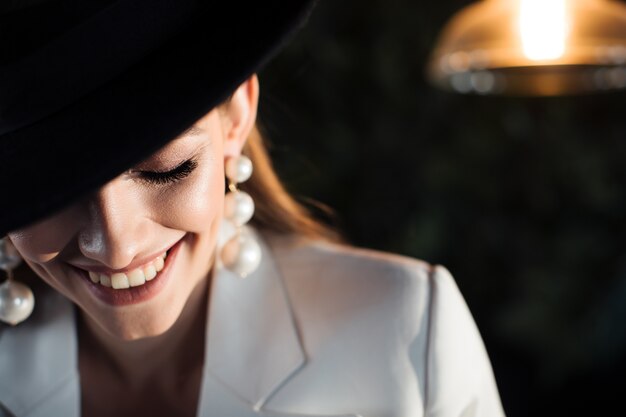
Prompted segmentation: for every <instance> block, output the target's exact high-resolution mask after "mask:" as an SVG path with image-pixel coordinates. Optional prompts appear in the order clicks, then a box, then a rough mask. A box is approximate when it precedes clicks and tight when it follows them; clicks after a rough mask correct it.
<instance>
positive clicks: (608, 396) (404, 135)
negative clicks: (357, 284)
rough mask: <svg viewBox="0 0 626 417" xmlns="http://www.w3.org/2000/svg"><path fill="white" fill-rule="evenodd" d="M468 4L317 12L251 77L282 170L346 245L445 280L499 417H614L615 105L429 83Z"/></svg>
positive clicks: (345, 6)
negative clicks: (470, 332)
mask: <svg viewBox="0 0 626 417" xmlns="http://www.w3.org/2000/svg"><path fill="white" fill-rule="evenodd" d="M468 3H469V2H468V1H458V0H456V1H455V0H445V1H440V2H418V1H409V0H385V1H382V0H368V1H365V2H364V1H356V0H334V1H329V0H326V1H322V2H321V3H320V4H319V6H318V8H317V10H316V11H315V12H314V14H313V16H312V18H311V20H310V22H309V25H308V26H307V27H306V28H305V30H304V31H302V32H301V33H300V34H299V35H298V36H297V38H296V40H295V42H293V43H292V44H291V45H290V46H289V47H288V48H287V49H286V50H285V51H284V52H283V53H281V55H279V56H278V57H277V59H275V60H274V61H273V62H272V64H271V65H270V66H269V67H268V68H266V69H265V70H264V71H263V72H262V73H261V83H262V85H261V88H262V91H263V97H262V102H261V117H262V121H263V123H264V126H265V131H266V134H267V136H268V137H269V139H270V141H271V143H272V147H271V152H272V155H273V157H274V161H275V164H276V167H277V168H278V170H279V172H280V173H281V176H282V178H283V179H284V180H285V183H286V184H287V186H288V188H289V189H290V190H291V191H293V192H294V193H295V194H296V195H298V196H306V197H310V198H313V199H315V200H318V201H321V202H323V203H325V204H328V205H329V206H331V207H332V208H334V209H335V211H336V213H337V217H338V219H339V221H338V226H339V227H340V228H341V229H342V230H343V231H344V232H345V234H346V236H347V237H348V239H349V240H350V241H352V242H353V243H355V244H357V245H360V246H366V247H371V248H377V249H381V250H386V251H393V252H398V253H403V254H406V255H409V256H413V257H418V258H422V259H425V260H427V261H429V262H433V263H442V264H445V265H446V266H447V267H448V268H449V269H450V270H451V271H452V272H453V274H454V275H455V277H456V279H457V282H458V284H459V287H460V288H461V291H462V292H463V294H464V295H465V297H466V300H467V302H468V304H469V306H470V308H471V310H472V312H473V314H474V316H475V318H476V321H477V323H478V325H479V328H480V330H481V332H482V334H483V336H484V339H485V342H486V345H487V348H488V350H489V352H490V354H491V357H492V361H493V364H494V370H495V373H496V377H497V379H498V382H499V385H500V389H501V391H502V392H501V394H502V397H503V401H504V405H505V408H506V411H507V413H508V415H509V416H521V415H557V414H558V415H576V414H575V412H576V411H580V410H582V408H583V407H584V406H593V407H595V410H596V411H599V410H600V408H598V407H604V406H606V407H611V406H612V404H618V403H617V401H618V400H619V392H621V387H622V385H623V384H622V383H621V382H620V380H621V379H622V376H623V373H624V371H626V331H624V323H625V321H626V253H625V251H624V247H625V245H624V239H625V237H626V234H625V232H626V222H625V220H626V192H625V191H626V118H625V117H624V114H623V113H624V109H625V108H626V107H625V106H624V104H625V103H626V93H613V94H606V93H605V94H601V95H592V96H579V97H562V98H541V99H539V98H535V99H528V98H525V99H521V98H503V97H500V98H495V97H480V96H461V95H453V94H448V93H444V92H441V91H438V90H436V89H434V88H433V87H431V86H430V85H428V84H427V82H426V81H425V79H424V68H425V64H426V61H427V58H428V54H429V51H430V49H431V48H432V46H433V44H434V42H435V39H436V37H437V34H438V33H439V30H440V29H441V28H442V27H443V25H444V23H445V21H446V20H447V19H448V18H449V17H450V16H451V15H452V14H453V13H454V12H455V11H457V10H459V9H460V8H461V7H463V6H464V5H466V4H468ZM579 394H580V398H577V397H576V396H577V395H579ZM572 397H575V398H577V400H576V401H571V398H572ZM607 409H608V408H607ZM570 410H571V411H570Z"/></svg>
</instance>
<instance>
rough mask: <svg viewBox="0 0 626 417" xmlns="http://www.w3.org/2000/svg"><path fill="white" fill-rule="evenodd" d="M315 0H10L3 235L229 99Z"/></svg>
mask: <svg viewBox="0 0 626 417" xmlns="http://www.w3.org/2000/svg"><path fill="white" fill-rule="evenodd" d="M312 3H313V2H312V1H311V0H287V1H285V0H264V1H252V2H246V3H243V2H240V1H236V0H222V1H211V0H12V1H9V0H3V1H2V2H1V3H0V190H1V191H2V197H1V200H0V201H1V202H0V236H2V235H4V234H5V233H6V232H8V231H10V230H13V229H16V228H19V227H22V226H25V225H27V224H28V223H30V222H32V221H35V220H37V219H38V218H41V217H43V216H45V215H48V214H51V213H52V212H53V211H55V210H58V209H60V208H62V207H64V206H65V205H67V204H69V203H71V202H72V201H74V200H75V199H76V198H78V197H79V196H80V195H82V194H85V193H87V192H89V191H90V190H93V189H96V188H97V187H99V186H101V185H103V184H105V183H106V182H107V181H109V180H111V179H112V178H115V177H116V176H117V175H119V174H120V173H121V172H123V171H124V170H125V169H128V168H129V167H130V166H132V165H134V164H136V163H138V162H140V161H141V160H142V159H144V158H145V157H147V156H149V155H150V154H151V153H153V152H154V151H156V150H158V149H159V148H161V147H162V146H163V145H164V144H165V143H167V142H168V141H169V140H171V139H173V138H175V137H176V136H177V135H179V134H180V133H181V132H182V131H184V130H185V129H186V128H188V127H189V126H191V125H192V124H193V123H194V122H195V121H197V120H198V119H200V118H201V117H202V116H204V115H205V114H206V113H208V112H209V111H210V110H211V109H212V108H213V107H215V106H216V105H217V104H219V103H221V102H222V101H223V100H225V99H226V98H227V97H228V95H229V94H230V93H232V92H233V91H234V90H235V89H236V88H237V86H238V85H239V84H241V83H242V82H243V81H245V80H246V79H247V78H248V77H249V76H250V75H252V74H253V73H254V72H256V71H257V70H258V69H259V68H260V66H262V64H263V63H264V62H266V61H267V60H268V59H269V57H270V56H271V55H272V54H274V53H275V52H276V51H277V49H278V48H279V47H280V45H281V44H282V43H283V42H284V41H285V40H286V38H287V37H288V36H289V35H290V34H292V33H293V32H294V31H295V30H296V29H297V28H298V27H299V26H301V24H302V23H303V22H304V20H305V19H306V17H307V15H308V13H309V11H310V9H311V6H312Z"/></svg>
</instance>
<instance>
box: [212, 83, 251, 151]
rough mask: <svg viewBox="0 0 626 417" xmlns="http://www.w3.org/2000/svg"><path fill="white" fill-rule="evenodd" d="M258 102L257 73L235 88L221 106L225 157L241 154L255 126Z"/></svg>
mask: <svg viewBox="0 0 626 417" xmlns="http://www.w3.org/2000/svg"><path fill="white" fill-rule="evenodd" d="M258 104H259V80H258V78H257V76H256V74H255V75H252V76H251V77H250V78H248V79H247V80H246V81H245V82H244V83H243V84H241V85H240V86H239V87H238V88H237V90H235V92H234V93H233V95H232V97H231V98H230V100H229V101H227V102H226V103H224V104H222V105H221V106H220V116H221V119H222V131H223V133H224V157H225V158H228V157H234V156H239V155H240V154H241V149H242V148H243V146H244V145H245V143H246V140H248V135H250V132H251V131H252V128H253V127H254V123H255V121H256V114H257V107H258Z"/></svg>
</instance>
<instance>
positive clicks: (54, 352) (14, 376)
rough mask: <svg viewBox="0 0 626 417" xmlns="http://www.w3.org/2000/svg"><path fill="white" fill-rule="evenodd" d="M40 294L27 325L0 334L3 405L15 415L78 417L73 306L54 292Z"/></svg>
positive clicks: (77, 380)
mask: <svg viewBox="0 0 626 417" xmlns="http://www.w3.org/2000/svg"><path fill="white" fill-rule="evenodd" d="M42 292H46V294H43V293H40V292H37V294H36V300H37V304H38V305H37V308H36V309H35V312H34V313H33V315H32V316H31V317H30V318H29V319H28V321H27V322H25V323H23V324H21V325H18V326H16V327H14V328H6V329H4V330H1V331H0V370H1V371H2V375H0V404H2V405H4V406H5V407H7V408H8V409H9V410H10V412H11V413H13V414H15V415H16V416H21V415H28V416H33V417H35V416H38V417H39V416H41V417H44V416H50V415H64V416H67V417H78V416H79V413H80V410H79V408H80V386H79V378H78V363H77V358H78V356H77V355H78V350H77V338H76V329H75V323H74V311H73V307H72V304H71V303H70V302H69V301H68V300H67V299H66V298H64V297H63V296H61V295H60V294H58V293H56V292H54V291H52V290H51V289H47V288H46V289H44V290H43V291H42ZM0 411H1V407H0ZM55 413H61V414H55Z"/></svg>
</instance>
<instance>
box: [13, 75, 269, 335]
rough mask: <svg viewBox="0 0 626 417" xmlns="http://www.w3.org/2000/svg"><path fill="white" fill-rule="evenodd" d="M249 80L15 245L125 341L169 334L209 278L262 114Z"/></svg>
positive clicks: (20, 233)
mask: <svg viewBox="0 0 626 417" xmlns="http://www.w3.org/2000/svg"><path fill="white" fill-rule="evenodd" d="M257 96H258V84H257V81H256V78H255V77H252V78H250V79H249V80H248V81H246V82H245V83H244V84H242V85H241V86H240V87H239V88H238V89H237V91H236V92H235V93H234V95H233V96H232V98H231V100H230V101H229V102H228V103H226V104H224V105H223V106H221V107H220V108H217V109H214V110H213V111H211V112H210V113H208V114H207V115H206V116H205V117H204V118H202V119H201V120H199V121H198V122H197V123H196V124H195V125H194V126H192V127H191V128H190V129H189V130H187V131H186V132H185V133H183V134H182V135H181V136H179V137H178V138H176V139H175V140H173V141H171V142H170V143H169V144H168V145H167V146H165V147H164V148H162V149H161V150H159V151H158V152H157V153H155V154H153V155H152V156H150V157H149V158H148V159H146V160H145V161H143V162H142V163H140V164H138V165H137V166H135V167H133V168H132V169H130V170H129V171H127V172H125V173H123V174H122V175H120V176H119V177H117V178H115V179H114V180H112V181H110V182H109V183H107V184H106V185H105V186H103V187H102V188H100V189H99V190H97V191H95V192H94V193H93V194H91V195H90V196H88V197H86V198H84V199H83V200H81V201H79V202H77V203H75V204H73V205H72V206H70V207H67V208H66V209H64V210H63V211H61V212H59V213H57V214H55V215H53V216H51V217H49V218H46V219H45V220H43V221H40V222H38V223H36V224H34V225H31V226H29V227H27V228H24V229H20V230H16V231H13V232H12V233H10V234H9V237H10V239H11V240H12V241H13V244H14V245H15V247H16V248H17V250H18V251H19V252H20V253H21V255H22V256H23V258H24V260H25V261H26V262H27V263H28V265H30V267H31V268H32V269H33V271H35V272H36V273H37V274H38V275H39V276H40V277H41V278H42V279H43V280H44V281H46V282H47V283H48V284H49V285H51V286H52V287H53V288H55V289H56V290H57V291H59V292H60V293H62V294H63V295H65V296H66V297H67V298H69V299H70V300H72V301H73V302H74V303H76V304H77V305H78V306H79V307H80V308H81V310H82V311H83V313H84V314H86V315H87V316H88V317H89V319H90V321H91V322H95V323H97V324H98V325H99V326H100V327H101V328H103V329H104V330H105V331H106V332H108V333H109V334H111V335H115V336H117V337H119V338H122V339H125V340H132V339H137V338H142V337H147V336H155V335H158V334H161V333H163V332H165V331H166V330H168V329H169V328H170V327H171V326H172V325H173V324H174V322H175V321H176V319H177V318H178V317H179V315H180V314H181V311H182V310H183V307H184V305H185V303H186V302H187V300H188V299H189V297H190V296H191V294H192V292H193V291H194V288H196V287H201V286H199V285H198V284H200V283H201V282H202V281H203V280H205V279H206V278H207V275H208V272H209V270H210V268H211V267H212V262H213V254H214V252H215V246H216V240H217V234H218V229H219V226H220V221H221V217H222V207H223V201H224V161H225V159H226V158H228V157H232V156H236V155H238V154H239V152H240V150H241V147H242V146H243V144H244V142H245V138H247V136H248V133H249V132H250V129H251V128H252V126H253V124H254V119H255V117H256V103H257Z"/></svg>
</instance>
